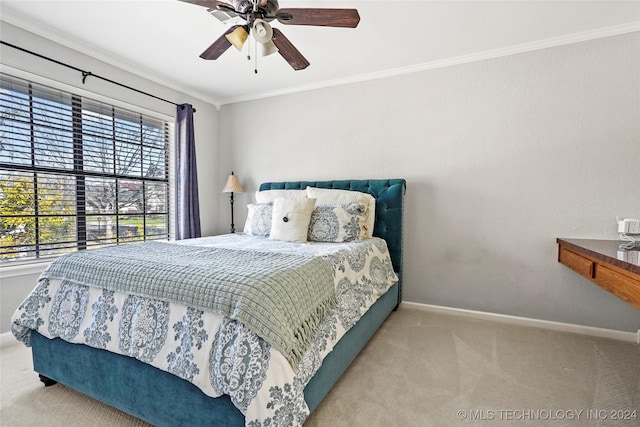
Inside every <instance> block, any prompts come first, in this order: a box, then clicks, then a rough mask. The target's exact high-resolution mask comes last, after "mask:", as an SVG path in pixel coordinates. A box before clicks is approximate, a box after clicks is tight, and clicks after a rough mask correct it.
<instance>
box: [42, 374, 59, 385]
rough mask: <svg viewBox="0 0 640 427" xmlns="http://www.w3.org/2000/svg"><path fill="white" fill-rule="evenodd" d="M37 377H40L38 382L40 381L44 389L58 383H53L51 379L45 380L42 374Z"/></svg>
mask: <svg viewBox="0 0 640 427" xmlns="http://www.w3.org/2000/svg"><path fill="white" fill-rule="evenodd" d="M38 376H39V377H40V381H42V383H43V384H44V386H45V387H51V386H52V385H56V384H58V381H54V380H52V379H51V378H47V377H45V376H44V375H42V374H38Z"/></svg>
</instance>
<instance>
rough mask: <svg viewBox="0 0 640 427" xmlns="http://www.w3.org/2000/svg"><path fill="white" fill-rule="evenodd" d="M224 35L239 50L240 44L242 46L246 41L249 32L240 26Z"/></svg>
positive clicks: (240, 48)
mask: <svg viewBox="0 0 640 427" xmlns="http://www.w3.org/2000/svg"><path fill="white" fill-rule="evenodd" d="M225 37H226V38H227V40H229V42H230V43H231V44H232V45H233V46H234V47H235V48H236V49H238V50H240V51H241V50H242V46H244V42H246V41H247V38H248V37H249V32H248V31H247V30H246V29H245V27H243V26H242V27H238V28H236V29H235V30H233V31H232V32H231V33H229V34H227V35H226V36H225Z"/></svg>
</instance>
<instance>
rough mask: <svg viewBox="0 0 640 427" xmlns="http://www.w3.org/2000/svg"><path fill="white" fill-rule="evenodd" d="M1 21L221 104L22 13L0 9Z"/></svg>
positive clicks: (217, 105) (140, 75)
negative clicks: (133, 65)
mask: <svg viewBox="0 0 640 427" xmlns="http://www.w3.org/2000/svg"><path fill="white" fill-rule="evenodd" d="M1 21H3V22H6V23H8V24H11V25H14V26H16V27H19V28H21V29H23V30H25V31H28V32H30V33H33V34H35V35H37V36H40V37H43V38H46V39H47V40H49V41H52V42H54V43H57V44H59V45H61V46H64V47H66V48H69V49H72V50H75V51H77V52H80V53H82V54H84V55H87V56H89V57H91V58H94V59H97V60H98V61H102V62H104V63H106V64H109V65H111V66H114V67H116V68H119V69H121V70H123V71H126V72H129V73H131V74H135V75H136V76H138V77H142V78H144V79H146V80H149V81H151V82H153V83H157V84H159V85H161V86H164V87H166V88H169V89H172V90H175V91H177V92H181V93H183V94H185V95H188V96H191V97H193V98H195V99H198V100H200V101H202V102H206V103H208V104H211V105H213V106H214V107H215V108H216V110H220V106H221V105H222V104H221V103H220V101H219V100H218V99H214V98H210V97H207V96H203V94H202V93H197V92H194V91H192V90H191V89H187V88H185V87H183V86H181V85H177V84H175V83H173V82H168V81H165V80H162V79H159V78H158V76H155V75H153V74H150V73H149V72H148V71H145V70H142V69H139V68H136V67H132V66H131V65H130V64H128V63H126V62H123V61H122V60H121V59H119V58H117V57H114V56H113V55H109V54H107V53H105V52H102V51H99V50H96V48H95V47H93V46H90V45H87V44H85V43H82V42H80V41H78V40H77V39H74V38H72V37H70V36H69V35H68V34H65V33H62V32H60V31H57V30H55V29H53V28H51V27H50V26H48V25H43V24H42V23H41V22H35V21H33V20H31V19H29V18H26V17H25V16H23V15H20V14H18V13H15V12H14V11H12V10H10V9H3V10H2V19H1Z"/></svg>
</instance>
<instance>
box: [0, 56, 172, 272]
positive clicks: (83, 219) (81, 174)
mask: <svg viewBox="0 0 640 427" xmlns="http://www.w3.org/2000/svg"><path fill="white" fill-rule="evenodd" d="M7 68H9V69H8V70H7ZM13 71H20V72H13ZM0 74H1V75H2V78H3V79H5V78H9V79H16V80H19V81H23V82H24V83H25V84H26V85H27V87H28V88H32V87H34V85H35V86H37V87H44V89H47V90H51V91H52V92H60V93H64V95H66V96H69V97H71V100H72V106H73V108H72V119H71V121H72V123H73V122H76V121H77V123H76V124H75V125H73V129H74V132H73V147H74V154H73V168H72V169H65V170H63V169H64V168H60V169H58V168H55V167H47V166H44V167H43V166H36V164H35V163H34V160H33V158H32V159H31V164H30V165H19V164H13V163H9V162H2V159H0V171H2V172H3V173H6V172H20V171H22V172H29V173H33V174H34V178H33V181H32V182H33V183H34V187H35V186H36V185H37V184H36V183H37V178H36V174H38V173H43V174H44V173H55V174H58V175H64V176H68V177H70V178H71V179H72V180H73V181H75V182H76V190H77V187H78V185H80V186H84V189H86V185H84V183H83V181H84V179H85V178H87V177H96V178H103V179H113V180H115V184H116V186H115V190H114V191H115V194H116V195H117V194H118V193H119V185H118V183H119V182H120V181H136V182H138V183H139V185H140V186H142V190H141V191H142V196H141V201H140V203H139V205H140V206H142V212H141V213H140V212H136V213H134V214H130V213H127V212H121V211H120V209H119V206H118V204H117V196H116V200H115V210H114V211H113V213H110V214H108V215H109V216H114V217H115V218H116V219H117V220H118V219H120V218H121V217H124V216H132V215H133V216H136V217H138V218H142V221H143V222H142V224H143V227H142V234H141V235H139V236H140V237H141V240H139V242H142V241H145V240H147V238H148V237H149V233H148V229H147V227H146V221H147V218H148V217H150V216H152V215H158V216H161V217H162V218H163V219H165V221H164V227H165V229H164V231H162V232H161V234H160V239H159V240H170V239H171V238H172V237H173V233H174V230H175V227H174V224H173V221H174V201H175V200H174V199H175V198H174V194H173V183H172V180H173V151H174V150H173V148H174V147H173V145H174V141H173V138H174V132H173V130H174V125H175V118H174V117H171V116H168V115H166V114H164V113H159V112H157V111H152V110H148V109H145V108H143V107H138V106H135V105H131V104H128V103H124V102H122V101H118V100H114V99H111V98H108V97H105V96H102V95H99V94H96V93H93V92H89V91H86V90H84V89H80V88H76V87H74V86H69V85H66V84H63V83H59V82H55V81H51V80H49V79H46V78H43V77H40V76H36V75H32V74H31V73H28V72H22V71H21V70H12V69H11V67H5V70H3V72H2V73H0ZM30 96H31V95H29V97H30ZM29 99H30V98H29ZM30 101H31V99H30ZM83 105H86V106H87V111H91V108H92V107H94V108H95V107H96V106H102V107H108V108H109V110H110V111H111V112H112V114H113V117H114V119H113V126H114V128H115V127H116V122H115V117H116V116H117V115H122V114H124V115H125V116H129V117H135V118H137V119H139V122H140V126H141V129H142V123H143V122H145V121H148V122H154V123H156V124H157V123H161V127H162V129H161V130H160V131H159V132H158V133H159V134H161V135H162V136H163V137H162V138H161V142H162V148H161V149H159V150H160V151H161V152H162V153H163V154H162V155H163V156H164V162H163V163H164V167H163V168H162V169H161V172H162V174H163V177H160V178H153V177H152V178H149V177H145V174H144V169H143V162H144V160H143V159H144V155H143V150H144V146H145V139H144V136H143V133H142V132H143V131H142V130H141V131H140V139H139V140H137V141H135V143H134V144H132V145H133V146H136V147H138V146H139V149H140V164H141V168H140V175H131V174H129V175H127V174H118V173H116V170H115V165H114V170H113V173H111V174H105V173H104V172H91V171H86V170H84V168H83V167H82V162H83V160H84V154H83V152H82V145H83V136H84V135H83V134H82V133H81V132H76V127H75V126H76V125H77V124H78V123H79V124H80V127H82V115H83V113H84V112H85V109H84V108H83ZM29 120H30V121H31V122H33V111H30V115H29ZM112 142H113V147H114V152H115V150H116V146H117V144H118V142H117V139H116V138H115V134H114V136H113V141H112ZM29 145H30V146H31V148H32V147H33V146H34V140H33V135H32V136H31V141H30V142H29ZM78 153H80V155H78ZM114 157H115V156H114ZM161 159H162V158H161ZM161 162H162V160H161ZM148 184H155V185H157V184H160V185H161V186H162V187H164V193H163V195H164V198H163V200H164V203H165V206H164V210H163V211H162V212H151V211H150V210H149V207H148V203H149V200H148V198H147V197H145V196H144V191H145V188H146V186H147V185H148ZM80 194H82V195H80ZM73 197H74V199H75V211H74V213H73V214H72V215H70V216H73V217H74V218H75V235H76V238H75V240H72V241H70V242H71V244H72V245H73V248H72V250H71V251H69V252H75V251H78V250H82V249H86V248H87V243H88V241H89V240H90V239H89V238H88V233H87V228H86V225H87V220H88V219H89V218H90V217H91V216H92V214H88V213H87V209H86V208H87V205H86V203H85V202H84V200H83V198H84V194H83V193H80V192H78V191H76V192H75V193H74V196H73ZM37 200H38V195H37V189H35V188H34V204H36V203H37V202H36V201H37ZM93 215H94V216H95V215H100V214H93ZM25 216H28V215H25ZM43 216H46V215H42V213H41V212H38V211H37V208H35V209H34V213H33V217H34V218H35V221H36V224H37V221H38V218H42V217H43ZM114 229H115V237H114V238H115V243H114V244H116V245H120V244H127V243H129V242H127V241H123V240H125V239H122V238H121V236H120V232H121V230H120V228H119V227H118V224H117V223H116V226H115V228H114ZM37 233H38V230H37V227H36V230H35V239H36V240H35V243H34V244H33V245H32V248H31V249H29V253H33V256H28V257H20V256H18V257H16V258H14V259H3V260H0V268H1V269H2V270H4V273H8V272H9V270H11V271H17V269H18V270H19V269H20V268H19V267H21V266H25V268H26V269H28V268H29V266H34V267H35V266H40V265H46V264H47V263H49V262H51V261H52V260H53V259H55V258H56V257H58V256H60V255H62V254H63V253H54V254H51V253H45V254H42V253H40V251H39V250H38V248H39V246H40V244H42V242H40V244H39V242H38V238H39V236H38V234H37ZM136 242H138V240H136ZM52 243H54V244H55V243H58V242H52ZM45 244H46V243H45ZM101 246H102V245H96V246H95V247H96V248H97V247H101ZM45 252H49V251H45ZM64 253H67V252H64ZM3 276H4V274H3Z"/></svg>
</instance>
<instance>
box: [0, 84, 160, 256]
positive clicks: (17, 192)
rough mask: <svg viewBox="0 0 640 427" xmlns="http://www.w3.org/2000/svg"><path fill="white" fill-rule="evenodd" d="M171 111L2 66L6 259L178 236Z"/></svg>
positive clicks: (0, 211) (1, 206)
mask: <svg viewBox="0 0 640 427" xmlns="http://www.w3.org/2000/svg"><path fill="white" fill-rule="evenodd" d="M169 135H170V131H169V124H168V123H167V122H166V121H163V120H160V119H157V118H154V117H149V116H145V115H142V114H139V113H135V112H132V111H127V110H124V109H121V108H118V107H114V106H111V105H107V104H104V103H101V102H97V101H94V100H91V99H87V98H85V97H81V96H77V95H74V94H72V93H67V92H63V91H60V90H56V89H52V88H49V87H46V86H42V85H38V84H35V83H31V82H28V81H25V80H22V79H18V78H15V77H11V76H8V75H5V74H0V262H1V263H6V262H8V261H12V260H28V259H35V258H41V257H46V256H49V255H56V254H60V253H65V252H70V251H75V250H81V249H91V248H94V247H99V246H109V245H118V244H124V243H131V242H139V241H144V240H151V239H162V240H167V239H168V237H169V194H168V193H169V191H168V189H169V167H168V164H169V163H168V156H169V141H170V138H169Z"/></svg>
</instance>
